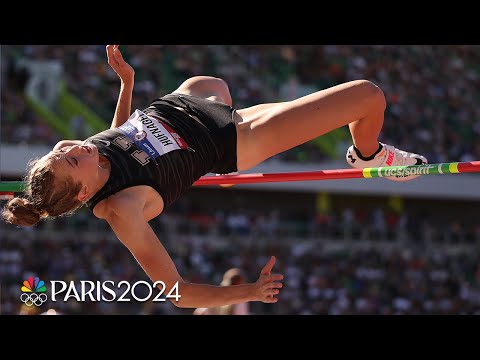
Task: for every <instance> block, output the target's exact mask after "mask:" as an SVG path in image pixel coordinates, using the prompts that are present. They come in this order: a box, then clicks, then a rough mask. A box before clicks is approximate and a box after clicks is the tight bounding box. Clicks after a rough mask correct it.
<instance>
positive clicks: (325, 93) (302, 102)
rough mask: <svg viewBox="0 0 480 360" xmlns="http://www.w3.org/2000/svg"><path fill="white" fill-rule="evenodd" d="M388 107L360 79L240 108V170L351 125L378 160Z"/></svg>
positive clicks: (358, 143)
mask: <svg viewBox="0 0 480 360" xmlns="http://www.w3.org/2000/svg"><path fill="white" fill-rule="evenodd" d="M385 108H386V101H385V96H384V94H383V91H382V90H381V89H380V88H379V87H378V86H376V85H375V84H373V83H372V82H370V81H367V80H356V81H351V82H347V83H344V84H340V85H337V86H334V87H331V88H328V89H325V90H321V91H318V92H315V93H313V94H310V95H307V96H304V97H301V98H299V99H296V100H293V101H289V102H283V103H277V104H264V105H263V106H262V105H260V106H257V107H252V108H247V109H240V110H238V114H239V115H240V116H241V117H242V121H241V122H240V123H239V124H238V127H237V159H238V162H237V166H238V169H239V170H240V171H242V170H247V169H249V168H251V167H253V166H255V165H257V164H259V163H261V162H262V161H264V160H266V159H268V158H270V157H272V156H274V155H276V154H279V153H281V152H283V151H286V150H289V149H291V148H293V147H295V146H298V145H300V144H303V143H305V142H307V141H310V140H312V139H314V138H316V137H318V136H321V135H323V134H326V133H328V132H330V131H332V130H335V129H337V128H339V127H342V126H345V125H347V124H348V125H349V128H350V132H351V135H352V140H353V144H354V145H355V149H357V150H358V151H359V152H360V154H361V156H362V157H364V158H365V159H368V157H370V156H372V155H375V156H377V155H378V151H379V147H381V146H380V145H379V142H378V136H379V134H380V131H381V129H382V126H383V119H384V111H385ZM397 150H398V149H397ZM397 153H398V154H400V153H399V152H397ZM406 154H408V157H409V156H410V155H412V154H409V153H406ZM413 155H416V154H413ZM402 156H403V155H402ZM417 156H418V155H417ZM422 158H423V157H422ZM423 159H424V158H423ZM411 160H412V159H411ZM417 160H418V158H416V159H414V160H412V161H413V162H417ZM422 161H423V160H422ZM408 162H411V161H410V160H409V161H408ZM425 162H426V159H425ZM359 163H360V162H359ZM351 165H352V164H351Z"/></svg>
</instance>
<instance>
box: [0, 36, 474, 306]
mask: <svg viewBox="0 0 480 360" xmlns="http://www.w3.org/2000/svg"><path fill="white" fill-rule="evenodd" d="M122 52H123V54H124V56H125V58H126V60H127V61H128V62H129V63H130V64H131V65H132V66H133V67H134V69H135V70H136V76H135V89H134V98H133V104H132V107H133V108H134V109H135V108H140V109H141V108H143V107H145V106H146V105H147V104H148V103H149V102H150V101H151V100H152V99H154V98H156V97H159V96H161V95H164V94H166V93H168V92H170V91H172V90H173V89H175V88H176V87H177V86H178V85H179V84H180V83H181V82H182V81H183V80H185V79H186V78H188V77H190V76H193V75H202V74H203V75H205V74H208V75H214V76H218V77H221V78H224V79H225V80H226V81H227V82H228V84H229V86H230V89H231V92H232V97H233V99H234V106H235V107H238V108H241V107H245V106H250V105H254V104H256V103H260V102H275V101H286V100H290V99H293V98H296V97H299V96H302V95H306V94H308V93H311V92H313V91H316V90H319V89H322V88H326V87H329V86H333V85H336V84H338V83H341V82H345V81H349V80H353V79H358V78H365V79H369V80H371V81H373V82H375V83H376V84H378V85H379V86H380V87H381V88H382V89H383V91H384V92H385V95H386V98H387V102H388V106H387V110H386V116H385V120H386V121H385V126H384V129H383V133H382V139H383V140H384V141H385V142H386V143H391V144H394V145H395V146H398V147H400V148H405V149H412V150H413V151H415V152H418V153H421V154H424V155H425V156H426V157H427V158H428V159H429V161H430V162H431V163H437V162H450V161H471V160H477V159H480V142H478V141H475V139H477V138H478V136H479V135H480V108H479V107H478V106H476V104H477V103H479V100H480V92H479V91H478V90H479V88H478V84H479V83H480V82H479V80H480V79H479V76H480V66H479V64H480V46H478V45H405V46H399V45H362V46H361V45H268V46H267V45H250V46H247V45H242V46H240V45H210V46H198V45H177V46H173V45H156V46H145V45H141V46H140V45H125V46H122ZM1 56H2V61H1V79H2V81H1V94H0V95H1V104H2V106H1V143H2V144H6V143H10V144H32V145H49V146H53V145H54V144H55V143H56V142H57V141H59V140H60V139H61V136H60V135H59V134H58V133H56V132H55V131H54V130H53V129H52V128H51V127H50V126H49V125H47V122H46V121H45V119H43V118H42V116H41V115H39V113H38V112H35V111H33V110H32V108H31V107H30V106H29V105H27V102H26V95H31V96H36V97H37V98H40V99H42V102H44V104H46V105H48V106H49V107H50V108H52V109H55V106H56V105H55V104H56V97H57V96H58V90H59V88H58V86H60V83H61V82H63V81H64V82H65V84H66V86H67V88H68V90H69V91H70V92H71V93H72V94H74V95H75V96H77V97H78V98H79V99H80V100H81V101H82V102H83V103H84V104H85V105H87V106H88V107H89V108H90V109H92V110H93V111H95V112H96V113H97V114H98V115H99V116H100V117H102V118H103V119H105V121H106V124H107V122H109V121H110V119H111V118H112V115H113V113H114V109H115V104H116V101H117V96H118V90H119V81H118V77H117V75H116V74H115V73H114V72H113V71H111V69H110V67H109V65H108V64H107V62H106V56H105V46H103V45H65V46H58V45H34V46H30V45H8V46H2V52H1ZM65 121H68V123H69V126H70V128H72V129H74V132H75V134H76V136H77V137H78V138H86V137H87V136H89V135H91V133H90V130H89V128H88V126H87V124H86V122H85V121H84V119H82V118H81V117H80V116H75V117H73V118H71V119H65ZM319 121H321V119H320V120H319ZM106 126H107V125H106ZM349 144H350V143H349V139H344V140H342V141H340V142H339V143H336V144H335V146H336V148H335V154H336V155H335V157H336V158H339V159H341V158H343V156H344V154H345V150H346V148H347V145H348V146H349ZM328 156H329V155H327V154H326V153H325V152H322V151H321V150H320V149H319V148H318V146H317V145H315V144H314V143H313V142H311V143H308V144H305V145H302V146H299V147H297V148H295V149H292V150H290V151H288V152H286V153H283V154H280V155H278V156H276V157H275V159H276V160H279V161H285V162H304V163H307V162H320V161H324V160H326V159H327V157H328ZM187 202H188V200H187ZM184 204H185V203H184V202H179V203H178V204H176V205H175V206H173V207H172V208H171V209H170V210H168V211H166V212H165V213H164V214H162V216H160V217H159V218H157V219H154V220H153V221H152V226H153V227H154V230H155V232H156V233H157V234H158V236H159V238H160V239H161V240H162V243H164V244H165V246H166V247H167V248H168V249H169V252H170V253H171V254H172V257H173V258H174V261H175V263H176V265H177V267H178V269H179V272H180V274H182V276H183V277H184V279H185V280H187V281H196V282H206V283H211V284H219V283H220V282H221V278H222V275H223V272H224V271H225V270H227V269H229V268H232V267H237V268H240V269H242V270H243V271H245V274H246V275H247V277H248V280H249V281H255V280H256V278H255V277H256V276H257V274H258V270H259V268H260V267H261V266H262V264H263V263H264V262H265V259H266V258H267V257H268V256H270V255H276V256H277V258H278V264H277V265H276V269H277V270H278V271H279V272H282V273H283V274H284V275H285V281H284V284H285V287H284V289H283V290H282V293H281V296H280V301H279V302H278V303H277V304H274V305H271V304H262V303H252V304H251V306H250V311H251V313H252V314H272V315H273V314H276V315H277V314H278V315H284V314H305V315H307V314H332V315H333V314H480V265H479V264H480V261H479V260H480V247H479V246H478V245H479V244H480V224H479V223H478V221H476V220H475V215H471V216H470V217H469V218H467V217H466V215H468V213H467V212H465V213H462V212H461V211H458V212H453V211H452V212H450V213H449V214H447V215H448V216H446V217H445V216H444V217H442V216H440V212H439V211H437V210H438V209H436V208H434V207H432V211H431V213H430V216H427V214H419V213H418V212H417V211H415V207H410V208H408V209H406V210H405V211H394V210H392V209H389V208H388V207H382V206H379V207H369V208H365V207H363V206H358V205H360V202H359V201H352V202H351V206H350V207H342V208H335V209H328V210H324V211H310V212H309V211H305V212H303V213H302V212H298V211H291V212H286V211H285V210H284V209H282V208H280V207H277V206H276V204H271V206H270V207H269V209H260V208H258V207H257V208H255V209H254V208H251V207H238V206H224V207H216V208H215V209H216V210H214V211H211V210H210V211H205V209H200V210H198V211H197V210H194V208H192V207H190V208H189V207H188V206H184ZM472 214H473V212H472ZM437 215H438V216H437ZM443 215H445V214H443ZM0 246H1V251H0V279H1V284H0V285H1V288H0V290H1V292H0V314H33V313H39V312H40V311H44V310H46V309H47V308H48V307H51V308H52V309H55V310H56V311H58V312H59V313H64V314H182V315H186V314H192V313H193V310H192V309H179V308H176V307H175V306H173V305H172V304H170V303H169V302H165V303H163V302H162V303H157V304H155V303H152V302H145V303H139V302H135V301H133V302H129V303H122V302H105V301H102V302H92V301H86V302H84V303H78V302H77V301H74V300H73V299H72V300H70V301H67V302H64V301H58V302H57V303H52V301H51V299H49V301H48V303H47V304H45V305H44V306H42V308H41V309H42V310H40V308H37V307H26V306H22V305H21V304H22V303H21V301H20V299H19V290H20V287H21V285H22V281H23V280H26V279H27V278H28V277H29V276H38V277H40V278H41V279H42V280H44V281H45V282H46V283H47V285H48V284H49V281H51V280H63V281H73V282H75V284H78V282H79V281H80V280H90V281H108V280H111V281H117V282H118V281H121V280H125V281H130V282H135V281H139V280H146V281H148V279H147V278H146V277H145V274H144V272H143V271H142V269H141V268H140V267H139V266H138V264H137V263H136V261H135V259H134V258H133V257H132V256H131V254H130V253H129V252H128V250H127V249H126V248H125V247H123V245H121V243H120V242H119V241H118V240H116V239H115V238H114V235H113V234H112V232H111V230H110V229H109V228H108V227H107V226H106V224H105V223H103V222H101V221H99V220H98V219H94V218H93V217H92V215H91V214H90V213H89V212H88V211H86V210H82V211H80V212H79V213H77V214H76V215H75V216H73V217H69V218H60V219H56V220H53V221H47V222H45V223H41V224H40V225H38V226H37V227H35V228H33V229H18V228H14V227H12V226H9V225H6V224H5V223H3V222H0Z"/></svg>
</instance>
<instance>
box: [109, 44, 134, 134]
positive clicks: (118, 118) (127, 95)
mask: <svg viewBox="0 0 480 360" xmlns="http://www.w3.org/2000/svg"><path fill="white" fill-rule="evenodd" d="M107 59H108V64H109V65H110V66H111V67H112V69H113V70H114V71H115V72H116V73H117V75H118V77H119V78H120V81H121V83H120V94H119V95H118V101H117V107H116V109H115V114H114V115H113V120H112V125H111V126H110V128H111V129H113V128H116V127H119V126H121V125H122V124H123V123H125V121H127V120H128V118H129V117H130V115H131V110H132V93H133V85H134V80H135V70H133V68H132V67H131V66H130V65H129V64H128V63H126V62H125V60H123V56H122V53H121V52H120V49H119V48H118V45H107Z"/></svg>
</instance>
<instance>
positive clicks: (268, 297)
mask: <svg viewBox="0 0 480 360" xmlns="http://www.w3.org/2000/svg"><path fill="white" fill-rule="evenodd" d="M275 261H276V259H275V256H272V257H271V258H270V260H268V262H267V264H266V265H265V266H264V267H263V269H262V271H261V272H260V277H259V278H258V280H257V281H256V282H255V284H254V286H255V297H256V298H257V299H256V300H257V301H261V302H264V303H276V302H277V301H278V298H276V297H275V296H276V295H278V294H279V293H280V289H281V288H282V287H283V284H282V283H281V282H280V280H282V279H283V275H282V274H272V269H273V266H274V265H275Z"/></svg>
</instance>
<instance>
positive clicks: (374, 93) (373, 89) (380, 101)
mask: <svg viewBox="0 0 480 360" xmlns="http://www.w3.org/2000/svg"><path fill="white" fill-rule="evenodd" d="M358 86H359V87H360V89H361V91H362V94H363V95H364V96H365V97H366V98H367V99H368V101H369V102H371V103H372V106H375V108H378V109H380V110H382V111H384V110H385V109H386V107H387V101H386V99H385V94H384V93H383V90H382V89H381V88H380V87H379V86H378V85H376V84H374V83H373V82H371V81H370V80H358Z"/></svg>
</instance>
